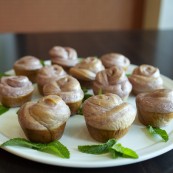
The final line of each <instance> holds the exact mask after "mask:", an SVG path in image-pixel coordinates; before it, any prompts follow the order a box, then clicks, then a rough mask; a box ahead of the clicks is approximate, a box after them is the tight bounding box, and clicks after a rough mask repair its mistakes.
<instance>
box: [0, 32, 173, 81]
mask: <svg viewBox="0 0 173 173" xmlns="http://www.w3.org/2000/svg"><path fill="white" fill-rule="evenodd" d="M0 43H1V44H0V72H4V71H6V70H9V69H11V68H12V66H13V63H14V62H15V61H16V59H18V58H20V57H22V56H25V55H33V56H36V57H38V58H40V59H49V55H48V52H49V50H50V49H51V48H52V47H53V46H55V45H59V46H70V47H73V48H75V49H76V50H77V52H78V56H79V57H88V56H98V57H100V56H101V55H103V54H105V53H110V52H118V53H122V54H124V55H125V56H127V57H128V58H129V59H130V60H131V63H132V64H137V65H140V64H151V65H154V66H157V67H158V68H159V69H160V71H161V73H162V74H164V75H166V76H168V77H170V78H173V68H172V63H173V58H172V57H173V50H172V45H173V31H172V30H168V31H115V32H80V33H75V32H72V33H33V34H0Z"/></svg>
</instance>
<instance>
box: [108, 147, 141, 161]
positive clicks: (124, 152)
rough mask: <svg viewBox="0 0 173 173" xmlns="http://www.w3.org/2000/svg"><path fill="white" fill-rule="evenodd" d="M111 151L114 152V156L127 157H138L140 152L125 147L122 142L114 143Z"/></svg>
mask: <svg viewBox="0 0 173 173" xmlns="http://www.w3.org/2000/svg"><path fill="white" fill-rule="evenodd" d="M110 149H111V150H112V151H111V153H112V154H113V158H117V157H118V156H120V157H125V158H135V159H137V158H138V154H137V153H136V152H135V151H133V150H132V149H130V148H125V147H123V146H122V145H121V144H114V145H113V146H112V147H111V148H110Z"/></svg>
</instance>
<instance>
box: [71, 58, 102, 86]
mask: <svg viewBox="0 0 173 173" xmlns="http://www.w3.org/2000/svg"><path fill="white" fill-rule="evenodd" d="M104 69H105V68H104V66H103V64H102V62H101V60H100V59H98V58H96V57H87V58H85V59H83V60H82V61H81V62H80V63H78V64H77V65H76V66H75V67H72V68H71V69H70V74H71V75H72V76H73V77H75V78H76V79H78V80H79V82H80V84H81V86H85V87H88V88H91V87H92V84H93V81H94V80H95V77H96V74H97V73H98V72H99V71H101V70H104Z"/></svg>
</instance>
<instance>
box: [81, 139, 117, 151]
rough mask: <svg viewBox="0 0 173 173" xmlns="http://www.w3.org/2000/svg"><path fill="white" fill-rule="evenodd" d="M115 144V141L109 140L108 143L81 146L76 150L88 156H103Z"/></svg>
mask: <svg viewBox="0 0 173 173" xmlns="http://www.w3.org/2000/svg"><path fill="white" fill-rule="evenodd" d="M115 143H116V140H115V139H110V140H108V142H106V143H104V144H100V145H83V146H78V150H79V151H81V152H83V153H88V154H103V153H107V152H109V148H110V147H111V146H113V145H114V144H115Z"/></svg>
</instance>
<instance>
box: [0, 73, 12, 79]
mask: <svg viewBox="0 0 173 173" xmlns="http://www.w3.org/2000/svg"><path fill="white" fill-rule="evenodd" d="M4 76H11V75H9V74H6V73H0V78H1V77H4Z"/></svg>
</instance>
